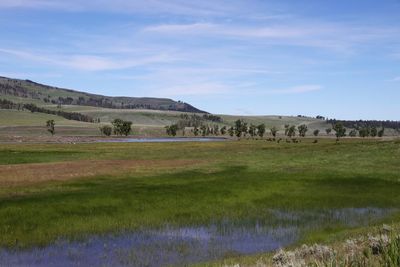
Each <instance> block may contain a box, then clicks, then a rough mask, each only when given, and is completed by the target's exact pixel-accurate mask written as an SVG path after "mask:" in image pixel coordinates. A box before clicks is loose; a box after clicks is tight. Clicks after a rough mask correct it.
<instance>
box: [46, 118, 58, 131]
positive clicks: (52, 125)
mask: <svg viewBox="0 0 400 267" xmlns="http://www.w3.org/2000/svg"><path fill="white" fill-rule="evenodd" d="M55 126H56V123H55V122H54V120H48V121H47V122H46V127H47V131H48V132H50V133H51V135H54V134H55V133H56V129H55Z"/></svg>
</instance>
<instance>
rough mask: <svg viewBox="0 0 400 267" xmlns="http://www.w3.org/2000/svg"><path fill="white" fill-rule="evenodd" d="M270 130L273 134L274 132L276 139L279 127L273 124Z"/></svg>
mask: <svg viewBox="0 0 400 267" xmlns="http://www.w3.org/2000/svg"><path fill="white" fill-rule="evenodd" d="M269 130H270V131H271V134H272V136H273V137H274V140H275V138H276V134H277V133H278V129H277V128H276V127H275V126H273V127H271V128H270V129H269Z"/></svg>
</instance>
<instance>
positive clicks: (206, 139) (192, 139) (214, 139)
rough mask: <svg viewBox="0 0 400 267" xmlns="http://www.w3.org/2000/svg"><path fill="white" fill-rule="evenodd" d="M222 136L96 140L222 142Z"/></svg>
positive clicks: (104, 140)
mask: <svg viewBox="0 0 400 267" xmlns="http://www.w3.org/2000/svg"><path fill="white" fill-rule="evenodd" d="M227 140H228V139H226V138H224V137H166V138H120V139H103V140H97V142H100V143H174V142H222V141H227Z"/></svg>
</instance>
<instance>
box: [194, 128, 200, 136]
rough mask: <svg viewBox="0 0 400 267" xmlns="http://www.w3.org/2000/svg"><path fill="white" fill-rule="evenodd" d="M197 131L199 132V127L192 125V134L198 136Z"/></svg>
mask: <svg viewBox="0 0 400 267" xmlns="http://www.w3.org/2000/svg"><path fill="white" fill-rule="evenodd" d="M199 132H200V130H199V128H198V127H197V126H194V128H193V134H194V136H198V135H199Z"/></svg>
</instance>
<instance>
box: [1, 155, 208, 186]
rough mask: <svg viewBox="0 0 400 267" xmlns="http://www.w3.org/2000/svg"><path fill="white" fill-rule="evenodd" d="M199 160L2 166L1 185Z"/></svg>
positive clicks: (174, 165) (179, 165)
mask: <svg viewBox="0 0 400 267" xmlns="http://www.w3.org/2000/svg"><path fill="white" fill-rule="evenodd" d="M201 162H203V161H199V160H80V161H67V162H56V163H31V164H15V165H2V166H1V165H0V186H5V187H14V186H24V185H34V184H39V183H44V182H49V181H68V180H72V179H77V178H83V177H85V178H87V177H94V176H97V175H115V174H120V173H126V172H137V171H143V172H145V171H149V170H151V171H154V170H158V169H162V170H171V169H179V168H182V167H188V166H192V165H197V164H199V163H201Z"/></svg>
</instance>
